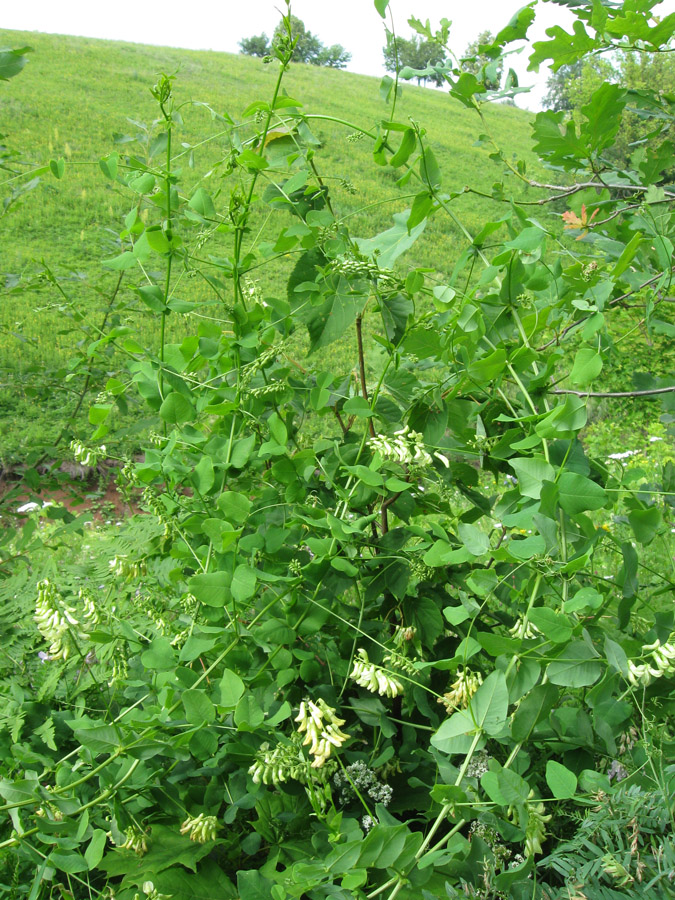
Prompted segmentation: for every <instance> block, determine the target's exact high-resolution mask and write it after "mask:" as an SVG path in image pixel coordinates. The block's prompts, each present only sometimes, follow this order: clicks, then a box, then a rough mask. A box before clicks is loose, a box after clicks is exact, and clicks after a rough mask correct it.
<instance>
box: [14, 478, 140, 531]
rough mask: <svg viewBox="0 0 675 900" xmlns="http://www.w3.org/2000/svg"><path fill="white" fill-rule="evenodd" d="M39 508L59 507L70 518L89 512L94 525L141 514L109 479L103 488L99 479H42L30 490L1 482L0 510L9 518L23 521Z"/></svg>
mask: <svg viewBox="0 0 675 900" xmlns="http://www.w3.org/2000/svg"><path fill="white" fill-rule="evenodd" d="M32 504H38V505H39V506H48V505H53V506H62V507H65V508H66V509H67V510H68V512H70V513H72V514H73V515H76V516H77V515H82V513H85V512H90V513H91V514H92V517H93V518H94V520H95V521H97V522H108V521H120V520H121V519H124V518H125V517H126V516H131V515H134V514H135V513H139V512H141V509H140V507H139V505H138V502H137V501H136V500H134V499H132V500H131V502H129V501H128V500H127V499H126V498H125V497H123V496H122V495H121V494H120V492H119V490H118V488H117V485H116V484H115V481H114V479H113V478H110V479H109V480H108V481H107V482H104V483H103V485H101V484H100V482H99V481H98V480H94V481H90V482H87V481H78V482H70V483H68V484H60V485H59V484H55V483H54V479H53V478H51V477H45V479H44V484H43V485H39V486H38V487H37V488H31V487H29V486H28V485H27V484H26V483H25V482H22V481H15V482H12V481H3V482H1V483H0V508H2V509H3V512H5V513H6V514H9V515H14V516H17V517H19V518H24V517H26V516H28V515H30V513H31V512H32V511H34V509H35V508H36V507H35V506H32Z"/></svg>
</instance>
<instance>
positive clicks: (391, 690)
mask: <svg viewBox="0 0 675 900" xmlns="http://www.w3.org/2000/svg"><path fill="white" fill-rule="evenodd" d="M356 657H357V658H356V659H355V660H354V668H353V669H352V671H351V674H350V676H349V677H350V678H353V679H354V681H356V683H357V684H359V685H361V687H364V688H366V689H367V690H369V691H372V693H373V694H379V695H380V696H381V697H398V695H399V694H402V693H403V685H402V684H401V682H400V681H399V680H398V679H397V678H394V677H393V676H392V675H389V673H388V672H386V671H385V670H384V669H382V668H380V666H376V665H375V663H372V662H371V661H370V660H369V659H368V654H367V653H366V651H365V650H358V651H357V654H356Z"/></svg>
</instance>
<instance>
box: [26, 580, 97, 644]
mask: <svg viewBox="0 0 675 900" xmlns="http://www.w3.org/2000/svg"><path fill="white" fill-rule="evenodd" d="M80 597H81V599H82V600H83V603H84V612H83V613H82V614H81V615H79V614H78V612H77V610H76V609H75V608H74V607H73V606H69V605H68V604H67V603H66V602H65V601H64V600H63V598H62V597H61V596H60V595H59V593H58V591H57V590H56V588H55V587H54V585H53V584H52V583H51V582H50V581H49V579H48V578H45V579H43V580H42V581H39V582H38V585H37V600H36V602H35V616H34V620H35V624H36V625H37V629H38V631H39V632H40V634H41V635H42V637H43V638H44V639H45V640H46V641H48V642H49V658H50V659H68V657H69V656H70V654H71V652H72V650H73V649H74V648H75V647H76V646H77V643H78V642H79V641H86V640H87V639H88V635H87V631H89V630H90V629H91V628H92V627H93V626H94V625H95V624H96V622H97V621H98V616H97V614H96V609H95V607H94V606H93V602H92V601H91V599H90V598H89V597H86V596H85V595H83V594H82V592H80Z"/></svg>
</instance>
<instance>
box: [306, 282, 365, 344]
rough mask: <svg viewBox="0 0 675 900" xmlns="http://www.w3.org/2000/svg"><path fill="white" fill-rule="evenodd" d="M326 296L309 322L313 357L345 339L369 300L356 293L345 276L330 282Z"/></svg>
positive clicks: (359, 292)
mask: <svg viewBox="0 0 675 900" xmlns="http://www.w3.org/2000/svg"><path fill="white" fill-rule="evenodd" d="M324 296H325V300H324V302H323V304H322V305H321V306H320V307H318V308H314V309H313V311H312V315H311V318H310V319H309V321H308V322H307V330H308V332H309V336H310V341H311V345H310V352H311V353H315V352H316V351H317V350H319V349H321V348H322V347H326V346H328V344H332V343H333V341H337V340H339V339H340V338H341V337H344V334H345V332H346V331H347V329H348V328H349V327H350V326H351V325H353V323H354V322H355V321H356V317H357V315H359V314H360V313H361V312H362V311H363V307H364V306H365V305H366V300H367V299H368V297H367V294H366V293H365V292H361V291H355V290H354V289H353V287H352V284H351V282H350V281H349V280H348V279H347V278H345V277H344V276H343V275H336V276H333V277H332V278H331V279H330V281H329V282H328V290H327V291H326V293H325V294H324Z"/></svg>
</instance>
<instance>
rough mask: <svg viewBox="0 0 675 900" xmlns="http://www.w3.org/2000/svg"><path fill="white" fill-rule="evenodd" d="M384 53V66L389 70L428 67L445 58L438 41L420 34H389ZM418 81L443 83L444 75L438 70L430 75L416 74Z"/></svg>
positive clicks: (383, 49)
mask: <svg viewBox="0 0 675 900" xmlns="http://www.w3.org/2000/svg"><path fill="white" fill-rule="evenodd" d="M382 53H383V55H384V67H385V69H386V70H387V72H396V71H401V69H404V68H406V67H409V68H411V69H417V70H419V69H426V68H427V66H429V65H430V64H431V63H433V62H438V61H439V60H441V59H443V57H444V55H445V54H444V51H443V48H442V47H441V45H440V44H438V43H436V41H429V40H424V39H423V38H421V37H419V36H414V35H413V37H410V38H407V39H406V38H401V37H394V36H393V35H392V34H390V33H388V34H387V44H386V46H385V47H383V48H382ZM415 77H416V78H417V83H418V84H420V82H422V81H431V82H432V84H436V85H441V84H443V76H442V75H439V74H438V73H436V72H432V73H430V74H428V75H421V74H417V73H416V75H415Z"/></svg>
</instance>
